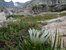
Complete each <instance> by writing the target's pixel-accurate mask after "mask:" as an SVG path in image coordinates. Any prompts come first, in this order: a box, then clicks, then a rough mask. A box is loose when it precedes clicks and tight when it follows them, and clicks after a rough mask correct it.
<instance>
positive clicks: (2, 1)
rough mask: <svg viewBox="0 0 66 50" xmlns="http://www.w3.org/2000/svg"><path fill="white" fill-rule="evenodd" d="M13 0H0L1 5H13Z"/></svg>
mask: <svg viewBox="0 0 66 50" xmlns="http://www.w3.org/2000/svg"><path fill="white" fill-rule="evenodd" d="M13 6H14V3H13V1H10V2H5V1H4V0H0V7H13Z"/></svg>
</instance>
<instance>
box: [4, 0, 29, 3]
mask: <svg viewBox="0 0 66 50" xmlns="http://www.w3.org/2000/svg"><path fill="white" fill-rule="evenodd" d="M5 1H7V2H9V1H11V0H5ZM12 1H13V2H22V3H25V2H27V1H30V0H12Z"/></svg>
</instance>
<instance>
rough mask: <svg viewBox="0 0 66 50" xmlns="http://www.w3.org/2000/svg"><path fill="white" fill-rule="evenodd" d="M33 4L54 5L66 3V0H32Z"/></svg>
mask: <svg viewBox="0 0 66 50" xmlns="http://www.w3.org/2000/svg"><path fill="white" fill-rule="evenodd" d="M31 4H33V5H35V4H46V5H53V4H66V0H31Z"/></svg>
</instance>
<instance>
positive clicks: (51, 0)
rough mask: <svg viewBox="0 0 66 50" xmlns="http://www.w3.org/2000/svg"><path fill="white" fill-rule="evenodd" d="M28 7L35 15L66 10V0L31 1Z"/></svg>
mask: <svg viewBox="0 0 66 50" xmlns="http://www.w3.org/2000/svg"><path fill="white" fill-rule="evenodd" d="M28 7H31V8H32V12H33V13H40V12H47V11H64V10H66V0H31V2H30V4H28Z"/></svg>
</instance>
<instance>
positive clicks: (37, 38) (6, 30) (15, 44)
mask: <svg viewBox="0 0 66 50" xmlns="http://www.w3.org/2000/svg"><path fill="white" fill-rule="evenodd" d="M64 15H65V14H64ZM9 17H13V18H15V19H16V21H8V22H4V23H6V26H5V27H1V28H0V50H64V47H63V46H62V47H61V41H62V39H61V36H60V33H59V32H57V30H56V32H55V35H54V39H53V40H52V38H53V35H51V33H49V31H48V30H47V29H45V30H40V27H39V23H37V21H44V20H49V19H53V18H57V17H60V16H57V15H56V14H47V15H43V16H40V15H37V16H31V15H28V16H26V17H24V15H20V16H19V15H11V16H8V17H7V18H9ZM30 28H31V29H30ZM33 28H35V29H33ZM53 34H54V33H53ZM52 41H53V43H52ZM56 46H57V47H56Z"/></svg>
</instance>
